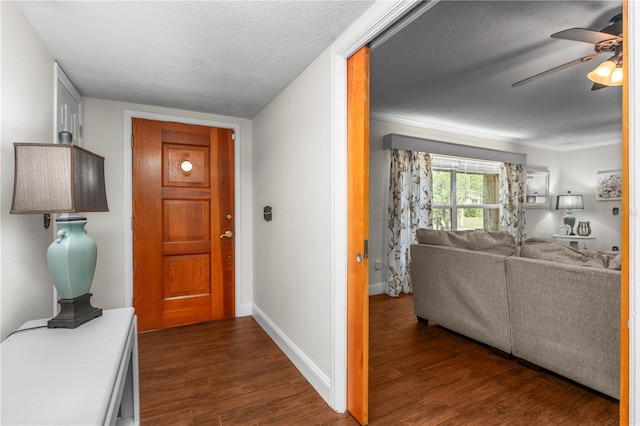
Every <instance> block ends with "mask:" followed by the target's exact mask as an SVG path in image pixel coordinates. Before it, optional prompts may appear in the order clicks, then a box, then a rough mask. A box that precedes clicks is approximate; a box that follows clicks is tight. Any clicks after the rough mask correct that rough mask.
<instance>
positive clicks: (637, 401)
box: [624, 1, 640, 425]
mask: <svg viewBox="0 0 640 426" xmlns="http://www.w3.org/2000/svg"><path fill="white" fill-rule="evenodd" d="M627 5H628V13H629V15H628V19H627V25H628V28H627V32H628V33H627V40H625V44H626V47H627V53H625V59H626V61H627V72H628V73H629V80H628V81H629V85H628V86H629V87H627V90H628V91H629V118H628V123H629V157H628V161H629V164H628V165H627V170H628V171H629V187H628V192H629V193H628V196H629V211H628V212H624V213H625V214H627V215H628V218H629V254H628V256H627V259H629V262H628V265H627V266H628V268H629V323H628V326H629V424H630V425H638V424H640V392H638V386H640V351H639V344H640V333H639V332H638V309H639V307H640V291H638V284H639V283H640V269H639V268H638V263H637V262H636V261H635V260H636V259H637V258H638V255H640V253H638V248H639V247H640V197H638V191H640V173H639V172H638V168H637V167H635V165H637V164H640V149H638V143H640V130H639V123H640V109H639V108H638V106H637V104H636V102H634V101H635V100H636V99H640V90H638V85H637V82H636V81H635V74H636V70H637V69H638V67H639V66H640V61H639V59H638V58H640V44H639V41H640V34H638V27H637V26H636V25H635V23H636V22H640V7H638V6H637V3H636V2H635V1H628V2H627Z"/></svg>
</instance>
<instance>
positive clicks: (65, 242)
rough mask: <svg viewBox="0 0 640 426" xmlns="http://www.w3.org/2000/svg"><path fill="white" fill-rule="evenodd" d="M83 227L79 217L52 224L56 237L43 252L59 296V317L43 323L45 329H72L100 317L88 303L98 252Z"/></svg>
mask: <svg viewBox="0 0 640 426" xmlns="http://www.w3.org/2000/svg"><path fill="white" fill-rule="evenodd" d="M86 223H87V220H86V219H85V218H84V217H80V216H70V217H62V218H59V219H57V220H56V224H57V225H58V234H57V238H56V240H55V241H54V242H53V243H51V245H50V246H49V249H48V250H47V261H48V263H49V272H50V273H51V277H52V278H53V284H54V285H55V287H56V290H57V291H58V295H59V296H60V300H58V303H59V304H60V313H59V314H58V315H57V316H56V317H55V318H53V319H51V320H50V321H49V322H48V323H47V325H48V327H49V328H76V327H78V326H79V325H81V324H83V323H85V322H87V321H89V320H91V319H93V318H96V317H99V316H100V315H102V309H100V308H95V307H93V306H91V302H90V300H89V299H90V298H91V293H89V289H90V288H91V281H93V273H94V272H95V269H96V259H97V254H98V251H97V248H96V243H95V242H94V241H93V240H92V239H91V238H89V236H88V235H87V232H86V231H85V229H84V226H85V224H86Z"/></svg>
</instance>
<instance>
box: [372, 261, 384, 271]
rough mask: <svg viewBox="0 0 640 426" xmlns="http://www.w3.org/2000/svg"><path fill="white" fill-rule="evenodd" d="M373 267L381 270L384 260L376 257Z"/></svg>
mask: <svg viewBox="0 0 640 426" xmlns="http://www.w3.org/2000/svg"><path fill="white" fill-rule="evenodd" d="M373 267H374V268H375V270H376V271H379V270H380V269H382V260H379V259H376V260H375V261H374V262H373Z"/></svg>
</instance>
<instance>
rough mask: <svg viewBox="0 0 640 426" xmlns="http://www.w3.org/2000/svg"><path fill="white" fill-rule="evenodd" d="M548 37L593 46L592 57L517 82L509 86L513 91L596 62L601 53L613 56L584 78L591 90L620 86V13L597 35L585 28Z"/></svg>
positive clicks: (571, 29) (585, 57)
mask: <svg viewBox="0 0 640 426" xmlns="http://www.w3.org/2000/svg"><path fill="white" fill-rule="evenodd" d="M551 37H553V38H559V39H564V40H573V41H581V42H583V43H590V44H593V45H594V47H595V53H592V54H590V55H587V56H584V57H582V58H578V59H576V60H573V61H571V62H567V63H566V64H562V65H559V66H557V67H554V68H551V69H548V70H546V71H543V72H541V73H539V74H536V75H533V76H531V77H529V78H525V79H524V80H520V81H518V82H516V83H513V84H512V85H511V86H512V87H519V86H522V85H523V84H526V83H530V82H532V81H534V80H537V79H539V78H541V77H544V76H547V75H549V74H552V73H554V72H557V71H562V70H564V69H566V68H569V67H572V66H574V65H578V64H581V63H583V62H588V61H590V60H592V59H595V58H597V57H598V56H600V54H602V53H613V56H611V57H610V58H609V59H607V60H606V61H604V62H602V64H600V65H599V66H598V67H597V68H596V69H595V70H593V71H592V72H590V73H589V74H588V75H587V77H589V79H590V80H591V81H593V82H594V84H593V87H591V90H598V89H602V88H604V87H608V86H620V85H621V84H622V41H623V40H622V13H620V14H618V15H616V16H614V17H613V18H611V20H610V21H609V25H607V26H606V27H604V28H603V29H601V30H600V31H594V30H588V29H585V28H570V29H568V30H564V31H560V32H557V33H555V34H551Z"/></svg>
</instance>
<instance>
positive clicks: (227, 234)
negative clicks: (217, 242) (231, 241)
mask: <svg viewBox="0 0 640 426" xmlns="http://www.w3.org/2000/svg"><path fill="white" fill-rule="evenodd" d="M231 237H233V232H231V231H227V232H225V233H224V234H220V238H231Z"/></svg>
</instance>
